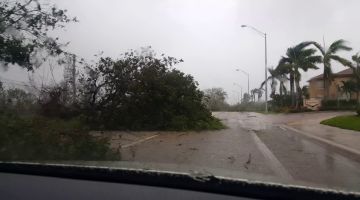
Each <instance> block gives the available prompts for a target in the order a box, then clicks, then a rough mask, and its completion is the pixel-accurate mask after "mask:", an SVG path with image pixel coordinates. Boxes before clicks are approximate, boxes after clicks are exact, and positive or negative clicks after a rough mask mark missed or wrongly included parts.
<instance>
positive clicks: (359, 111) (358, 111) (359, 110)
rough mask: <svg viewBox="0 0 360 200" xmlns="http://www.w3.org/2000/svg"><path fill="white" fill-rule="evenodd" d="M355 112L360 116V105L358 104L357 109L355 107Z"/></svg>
mask: <svg viewBox="0 0 360 200" xmlns="http://www.w3.org/2000/svg"><path fill="white" fill-rule="evenodd" d="M356 113H357V115H358V116H359V117H360V105H358V107H357V109H356Z"/></svg>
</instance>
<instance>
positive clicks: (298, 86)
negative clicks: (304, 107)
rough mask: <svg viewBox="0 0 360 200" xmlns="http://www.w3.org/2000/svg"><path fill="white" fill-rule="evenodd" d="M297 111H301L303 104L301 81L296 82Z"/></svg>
mask: <svg viewBox="0 0 360 200" xmlns="http://www.w3.org/2000/svg"><path fill="white" fill-rule="evenodd" d="M295 83H296V109H297V110H299V109H300V102H301V88H300V80H296V81H295Z"/></svg>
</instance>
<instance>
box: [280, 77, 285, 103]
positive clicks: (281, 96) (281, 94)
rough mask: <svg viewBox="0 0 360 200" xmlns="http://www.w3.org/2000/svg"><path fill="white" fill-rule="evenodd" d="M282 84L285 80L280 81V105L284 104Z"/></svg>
mask: <svg viewBox="0 0 360 200" xmlns="http://www.w3.org/2000/svg"><path fill="white" fill-rule="evenodd" d="M282 84H283V82H282V81H280V88H279V90H280V106H283V98H284V97H283V87H282Z"/></svg>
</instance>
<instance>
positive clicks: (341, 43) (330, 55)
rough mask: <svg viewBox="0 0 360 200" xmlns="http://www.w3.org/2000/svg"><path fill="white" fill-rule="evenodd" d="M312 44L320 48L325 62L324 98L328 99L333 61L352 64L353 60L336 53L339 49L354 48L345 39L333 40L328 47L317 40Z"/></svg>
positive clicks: (348, 49) (347, 49)
mask: <svg viewBox="0 0 360 200" xmlns="http://www.w3.org/2000/svg"><path fill="white" fill-rule="evenodd" d="M312 44H313V45H314V46H315V47H316V48H318V49H319V51H320V52H321V55H322V59H323V63H324V73H323V80H324V99H325V100H326V99H328V97H329V88H330V85H331V81H332V69H331V61H333V60H334V61H337V62H339V63H341V64H342V65H344V66H349V67H350V65H351V62H350V61H348V60H347V59H345V58H342V57H340V56H338V55H336V54H337V53H338V52H339V51H341V50H344V51H350V50H352V48H351V47H348V46H346V41H345V40H343V39H340V40H336V41H335V42H333V43H332V44H331V45H330V46H329V48H328V49H326V48H325V47H324V46H321V45H320V44H319V43H317V42H312Z"/></svg>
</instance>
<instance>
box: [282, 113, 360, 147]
mask: <svg viewBox="0 0 360 200" xmlns="http://www.w3.org/2000/svg"><path fill="white" fill-rule="evenodd" d="M343 114H344V113H341V114H339V113H329V115H328V116H323V115H321V116H319V117H317V118H312V119H306V118H305V119H304V120H300V121H293V122H288V123H286V125H288V126H290V127H292V128H295V129H297V130H299V131H301V132H303V133H305V134H310V135H312V136H314V138H316V137H317V138H321V139H323V140H326V141H329V143H335V144H339V146H343V147H345V148H347V149H353V150H355V152H359V153H360V132H359V131H352V130H346V129H340V128H337V127H332V126H327V125H322V124H320V122H321V121H322V120H325V119H328V118H331V117H334V116H337V115H343ZM346 114H352V113H350V112H349V113H346Z"/></svg>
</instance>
